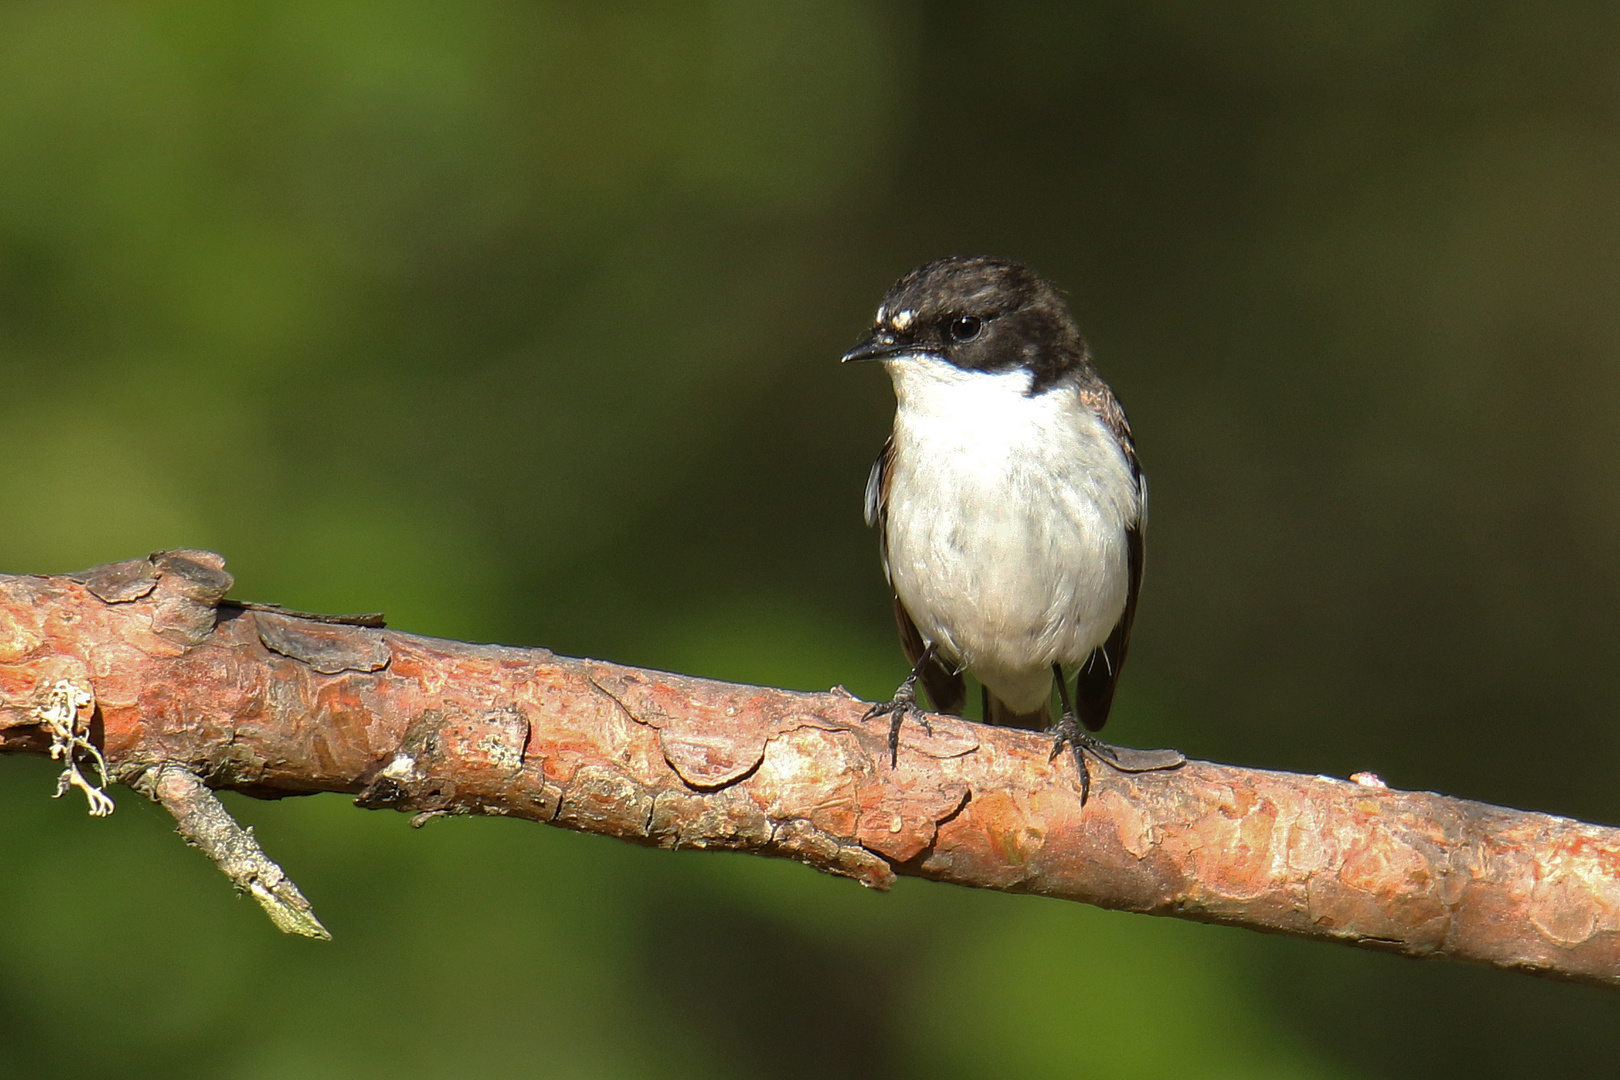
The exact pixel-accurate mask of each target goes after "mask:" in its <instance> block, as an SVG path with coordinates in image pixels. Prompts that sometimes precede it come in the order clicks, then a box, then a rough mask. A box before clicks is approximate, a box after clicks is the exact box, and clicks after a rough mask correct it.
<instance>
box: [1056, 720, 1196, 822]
mask: <svg viewBox="0 0 1620 1080" xmlns="http://www.w3.org/2000/svg"><path fill="white" fill-rule="evenodd" d="M1046 734H1048V735H1050V736H1052V753H1051V754H1050V755H1049V756H1048V757H1047V760H1048V761H1056V760H1057V756H1058V755H1059V754H1061V753H1063V748H1064V747H1065V746H1067V747H1068V748H1069V749H1070V750H1071V751H1072V752H1073V753H1074V764H1075V768H1077V769H1079V770H1080V805H1081V806H1084V805H1085V804H1086V797H1087V796H1088V795H1090V794H1091V770H1089V769H1088V768H1086V755H1085V753H1084V751H1086V750H1090V751H1091V752H1092V753H1093V754H1095V755H1096V756H1097V760H1098V761H1101V762H1103V763H1104V764H1106V765H1110V766H1112V767H1113V768H1115V769H1118V770H1119V771H1120V772H1128V773H1140V772H1158V771H1159V770H1160V769H1174V768H1175V767H1176V766H1178V765H1181V764H1183V763H1185V762H1186V760H1187V755H1185V754H1183V753H1182V752H1181V751H1180V750H1133V749H1131V748H1130V747H1128V746H1113V745H1111V744H1109V743H1105V742H1103V741H1102V740H1101V739H1099V738H1097V736H1095V735H1092V734H1089V733H1087V732H1084V731H1081V730H1080V724H1079V723H1078V722H1077V721H1076V720H1075V718H1074V715H1073V714H1072V713H1064V714H1063V718H1062V719H1060V720H1059V721H1058V722H1057V723H1055V724H1053V725H1052V726H1051V727H1049V728H1047V729H1046Z"/></svg>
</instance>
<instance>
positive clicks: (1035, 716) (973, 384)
mask: <svg viewBox="0 0 1620 1080" xmlns="http://www.w3.org/2000/svg"><path fill="white" fill-rule="evenodd" d="M858 360H877V361H880V362H881V363H882V364H883V366H884V367H885V368H886V369H887V370H888V373H889V378H890V379H891V380H893V383H894V396H895V401H896V409H895V415H894V433H893V434H892V435H891V436H890V437H889V441H888V442H887V443H885V444H884V447H883V452H882V453H881V454H879V455H878V459H877V462H876V463H875V464H874V465H873V466H872V474H871V477H870V479H869V480H868V481H867V484H866V521H867V524H869V525H875V526H876V527H877V529H878V536H879V544H880V548H881V551H882V556H883V570H884V574H885V575H886V576H887V577H888V579H889V586H890V588H891V590H892V591H893V593H894V613H895V620H896V622H897V623H898V624H899V628H900V641H901V644H902V646H903V647H904V648H905V651H906V656H907V658H909V659H910V660H911V662H912V664H913V667H912V670H911V674H910V675H909V676H907V678H906V680H905V682H903V683H901V685H900V688H899V689H898V690H897V691H896V692H895V695H894V699H893V700H892V701H889V702H887V703H885V704H882V705H877V706H874V707H873V709H872V711H871V713H869V714H868V715H872V716H881V715H888V716H889V717H890V718H891V719H890V728H889V750H890V755H891V760H893V761H897V760H898V755H899V745H900V728H901V725H902V723H903V722H904V720H905V717H906V716H908V715H909V716H912V717H914V718H915V719H917V720H919V721H921V722H923V723H924V724H925V725H926V721H924V720H923V718H922V712H921V710H920V709H919V708H918V707H917V703H916V684H917V681H918V680H919V679H921V680H922V684H923V686H924V687H926V688H927V690H928V696H929V697H930V698H932V699H933V703H934V707H935V708H936V709H938V710H939V711H940V712H945V713H952V714H955V715H961V712H962V706H963V704H964V703H965V701H966V696H967V692H966V685H965V683H964V681H963V678H962V672H963V671H971V672H972V673H973V675H974V676H975V677H977V678H978V680H979V682H980V683H981V684H982V686H983V701H984V719H985V720H986V721H987V722H989V723H994V724H1009V725H1014V726H1017V727H1025V728H1033V729H1037V730H1041V729H1044V730H1046V731H1047V732H1049V733H1050V734H1052V736H1053V742H1052V752H1051V757H1052V758H1054V759H1055V758H1056V757H1057V756H1058V754H1059V753H1061V752H1062V750H1063V747H1064V746H1066V745H1067V746H1068V747H1070V749H1071V750H1072V751H1073V753H1074V760H1075V763H1076V765H1077V767H1078V768H1079V771H1080V798H1081V801H1082V803H1083V802H1084V801H1085V798H1086V796H1087V794H1088V793H1089V791H1090V787H1091V777H1090V773H1089V772H1088V770H1087V768H1086V761H1085V756H1084V753H1083V751H1085V750H1089V751H1091V752H1092V753H1094V754H1096V755H1097V756H1098V758H1099V759H1100V760H1102V761H1105V762H1107V763H1108V764H1110V765H1112V766H1114V767H1115V768H1118V769H1122V770H1124V771H1128V772H1145V771H1150V770H1154V769H1167V768H1174V767H1175V766H1176V765H1179V764H1181V762H1182V761H1183V760H1185V759H1184V758H1183V757H1182V755H1181V754H1180V753H1178V752H1177V751H1174V750H1129V749H1126V748H1123V747H1115V746H1110V745H1109V744H1107V743H1105V742H1103V741H1102V740H1100V739H1098V738H1096V737H1095V736H1093V735H1090V734H1087V733H1086V732H1084V731H1081V730H1080V725H1081V724H1084V725H1085V727H1086V728H1087V729H1088V730H1089V731H1096V730H1097V729H1099V728H1101V727H1102V726H1103V723H1104V721H1106V720H1107V719H1108V710H1109V706H1110V705H1111V704H1112V703H1113V700H1114V687H1115V685H1116V684H1117V683H1118V681H1119V673H1120V668H1121V666H1122V665H1123V664H1124V663H1125V651H1126V647H1127V645H1128V644H1129V642H1130V636H1131V619H1132V617H1133V616H1134V615H1135V613H1136V596H1137V590H1138V589H1139V588H1140V586H1141V582H1142V532H1143V527H1144V525H1145V524H1146V521H1147V480H1146V478H1145V477H1144V476H1143V475H1142V470H1141V468H1140V466H1139V465H1138V463H1137V459H1136V446H1135V444H1134V443H1133V442H1132V440H1131V429H1130V425H1129V424H1128V423H1127V422H1126V420H1125V410H1124V409H1122V408H1121V407H1120V404H1119V401H1118V400H1117V399H1116V398H1115V397H1114V394H1113V391H1111V390H1110V389H1109V388H1108V384H1107V383H1105V382H1103V380H1102V378H1101V376H1099V375H1098V374H1097V371H1096V369H1095V368H1094V367H1093V366H1092V362H1091V354H1090V352H1089V351H1088V350H1087V348H1086V343H1085V340H1084V339H1083V338H1082V337H1081V336H1080V331H1079V328H1078V327H1077V326H1076V325H1075V322H1074V318H1073V316H1071V315H1070V314H1069V310H1068V307H1067V306H1066V305H1065V304H1064V302H1063V298H1062V297H1061V296H1060V295H1059V294H1058V291H1057V290H1056V289H1055V288H1053V287H1052V286H1051V285H1050V284H1048V283H1047V282H1046V281H1044V280H1043V279H1041V278H1040V277H1038V276H1037V275H1036V274H1035V273H1034V272H1033V271H1031V270H1029V269H1028V268H1027V267H1024V266H1021V265H1019V264H1018V263H1013V262H1005V261H1002V260H999V259H988V258H964V257H952V258H946V259H939V260H937V261H935V262H931V263H928V264H927V265H925V266H920V267H918V268H917V269H915V270H913V271H912V272H911V273H909V274H907V275H906V276H905V277H903V278H901V279H900V280H899V281H897V282H896V283H895V284H894V286H893V287H892V288H890V289H889V291H888V293H887V294H886V295H885V296H884V298H883V303H882V304H881V305H880V306H879V307H878V310H877V320H876V322H875V323H874V325H873V328H872V333H871V335H870V336H869V337H868V338H867V339H866V340H865V341H863V342H861V343H860V344H859V345H857V346H855V348H853V349H851V350H850V351H849V352H848V353H846V354H845V356H844V362H846V363H849V362H853V361H858ZM1066 665H1067V666H1069V667H1072V668H1076V669H1078V674H1077V678H1076V687H1075V696H1074V698H1073V699H1072V702H1071V699H1070V697H1069V688H1068V684H1067V683H1066V682H1065V677H1064V673H1063V668H1064V667H1065V666H1066ZM1054 675H1055V676H1056V678H1057V685H1058V693H1059V697H1060V699H1061V700H1062V703H1063V715H1062V716H1061V717H1059V719H1058V721H1057V723H1056V724H1053V723H1052V714H1051V695H1052V679H1053V676H1054Z"/></svg>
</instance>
